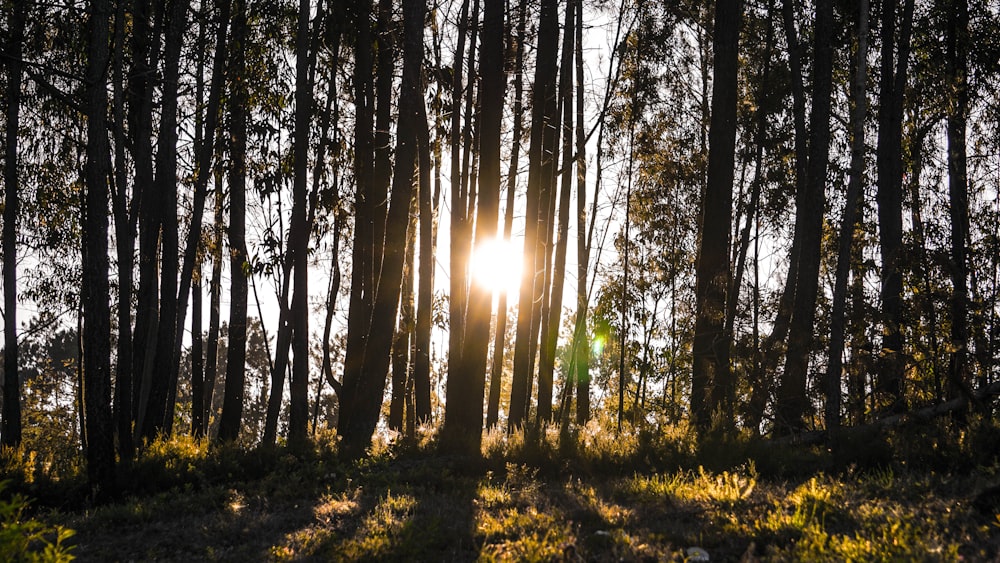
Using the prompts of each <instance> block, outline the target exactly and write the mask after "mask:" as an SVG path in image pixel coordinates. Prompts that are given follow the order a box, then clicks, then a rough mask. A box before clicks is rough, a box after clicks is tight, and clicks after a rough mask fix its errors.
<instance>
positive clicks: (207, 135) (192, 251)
mask: <svg viewBox="0 0 1000 563" xmlns="http://www.w3.org/2000/svg"><path fill="white" fill-rule="evenodd" d="M230 3H231V0H220V1H219V4H218V9H219V16H218V17H219V20H218V29H217V31H216V36H215V55H214V59H215V60H214V62H213V65H212V83H211V86H210V87H209V93H208V107H207V109H206V114H205V131H204V135H203V139H204V142H203V143H202V144H201V145H200V146H198V147H196V149H195V153H196V154H195V156H196V158H197V163H196V169H195V177H194V202H193V207H192V210H191V226H190V228H189V229H188V240H187V244H186V246H185V250H184V263H183V264H182V265H181V273H180V282H179V286H180V288H179V290H178V292H177V322H176V325H175V332H174V349H173V360H172V363H171V370H172V371H171V373H170V379H171V381H174V382H176V381H177V376H178V370H179V369H180V357H181V344H182V343H183V337H184V323H185V319H186V316H187V297H188V293H189V292H190V291H191V284H192V283H193V274H194V267H195V261H196V260H198V259H199V245H200V244H201V231H202V218H203V216H204V211H205V200H206V199H207V198H208V180H209V177H210V175H211V169H212V158H213V157H214V156H215V148H216V147H215V136H216V130H217V129H218V127H219V106H220V104H221V102H222V94H223V90H224V88H225V83H226V74H225V71H226V60H227V48H228V45H227V41H228V39H227V36H228V33H229V19H230V18H229V13H230V9H231V6H230ZM200 76H201V74H200V73H199V77H200ZM176 399H177V389H176V385H174V386H172V387H171V388H170V394H169V397H168V402H167V418H166V423H167V424H168V425H169V424H170V421H171V420H173V414H172V413H173V411H174V405H175V402H176Z"/></svg>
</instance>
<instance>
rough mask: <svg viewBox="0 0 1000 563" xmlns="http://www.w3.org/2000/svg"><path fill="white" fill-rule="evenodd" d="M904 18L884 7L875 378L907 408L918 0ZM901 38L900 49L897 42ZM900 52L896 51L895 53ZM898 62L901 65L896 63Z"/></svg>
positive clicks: (880, 392)
mask: <svg viewBox="0 0 1000 563" xmlns="http://www.w3.org/2000/svg"><path fill="white" fill-rule="evenodd" d="M904 1H905V3H904V6H903V12H902V16H901V17H902V23H901V28H900V32H899V37H898V39H897V38H896V12H897V10H896V7H897V5H898V0H892V1H888V0H887V1H886V2H885V3H884V4H883V7H882V62H881V65H882V67H881V77H880V92H879V109H878V145H877V147H876V158H875V165H876V169H877V173H878V180H877V187H878V191H877V194H876V201H877V202H878V224H879V242H880V246H881V250H882V279H881V288H880V297H881V302H882V353H881V356H880V358H879V367H878V370H877V374H878V377H877V379H876V382H875V390H876V397H875V400H876V405H875V407H876V410H877V411H881V410H885V409H888V410H889V411H890V412H898V411H901V410H903V409H905V408H906V402H905V398H904V395H903V371H904V369H905V368H906V366H905V360H904V358H903V344H904V342H903V272H902V269H903V260H904V257H903V185H902V181H903V177H902V171H903V168H902V147H901V144H902V134H903V99H904V93H905V92H904V90H905V87H906V72H907V64H908V62H909V60H908V59H909V53H910V30H911V21H912V18H913V0H904ZM894 41H896V42H897V43H898V44H897V45H896V47H895V49H894V48H893V42H894ZM894 52H895V53H896V55H895V57H894V56H893V53H894ZM894 66H895V69H894V68H893V67H894Z"/></svg>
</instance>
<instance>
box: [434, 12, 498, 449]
mask: <svg viewBox="0 0 1000 563" xmlns="http://www.w3.org/2000/svg"><path fill="white" fill-rule="evenodd" d="M503 10H504V7H503V0H486V2H485V6H484V17H483V45H482V55H481V58H480V68H481V74H482V88H481V91H483V92H490V93H491V95H490V96H485V97H484V98H483V102H482V107H481V116H480V127H481V133H480V140H479V142H480V145H479V152H480V156H479V175H478V179H479V193H478V194H477V199H478V209H477V211H476V238H475V243H476V244H477V245H479V244H482V243H483V242H486V241H489V240H492V239H493V238H495V237H496V231H497V219H498V211H499V206H500V127H501V121H502V119H503V100H504V95H503V93H504V90H505V88H506V85H505V84H504V64H503V26H504V21H503V20H504V16H503ZM453 275H454V274H453ZM492 298H493V296H492V293H491V292H490V290H489V289H487V288H486V287H485V286H483V285H482V284H473V285H472V286H471V288H470V291H469V302H468V310H467V311H468V313H467V317H466V324H465V338H464V344H465V345H464V347H463V350H462V355H461V360H460V361H461V364H460V368H459V369H458V370H453V371H449V374H448V383H447V394H448V395H447V396H448V399H449V400H448V402H447V406H446V410H445V420H444V429H443V430H442V446H443V447H445V448H451V449H455V450H459V451H464V452H466V453H469V454H473V455H475V454H477V453H478V452H479V448H480V445H481V442H482V428H483V395H484V392H485V385H486V355H487V349H488V347H489V340H490V317H491V314H490V313H491V306H492Z"/></svg>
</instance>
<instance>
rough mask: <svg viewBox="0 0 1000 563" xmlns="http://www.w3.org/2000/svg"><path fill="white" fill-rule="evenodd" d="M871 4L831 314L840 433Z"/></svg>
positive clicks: (861, 12)
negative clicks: (848, 298)
mask: <svg viewBox="0 0 1000 563" xmlns="http://www.w3.org/2000/svg"><path fill="white" fill-rule="evenodd" d="M868 10H869V5H868V0H861V1H860V3H859V4H858V28H857V33H858V35H857V45H856V49H855V55H854V56H855V67H854V76H853V80H852V81H851V101H852V107H851V117H850V127H851V168H850V176H849V179H848V182H847V195H846V196H845V201H844V217H843V220H842V223H841V227H840V235H839V238H838V243H837V244H838V252H837V271H836V274H835V281H834V288H833V311H832V312H831V314H830V356H829V359H828V360H827V368H826V385H825V391H826V409H825V412H824V415H825V416H824V418H825V422H826V428H827V430H836V429H837V428H839V427H840V422H841V416H840V411H841V386H842V384H841V381H842V372H843V355H844V341H845V337H846V332H847V326H846V322H845V321H846V316H847V282H848V277H849V276H850V273H851V259H852V257H853V253H852V248H853V247H854V239H855V233H856V231H857V228H858V216H859V211H860V206H861V205H862V184H861V183H862V181H863V179H864V167H865V115H866V113H867V111H868V109H867V108H868V95H867V93H866V88H865V86H866V85H867V83H868V17H869V14H868Z"/></svg>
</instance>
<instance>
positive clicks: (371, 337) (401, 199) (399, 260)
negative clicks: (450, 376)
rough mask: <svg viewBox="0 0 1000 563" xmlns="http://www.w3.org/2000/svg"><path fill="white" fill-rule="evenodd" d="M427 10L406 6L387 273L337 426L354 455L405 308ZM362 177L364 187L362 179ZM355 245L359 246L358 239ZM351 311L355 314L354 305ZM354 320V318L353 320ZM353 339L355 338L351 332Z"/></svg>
mask: <svg viewBox="0 0 1000 563" xmlns="http://www.w3.org/2000/svg"><path fill="white" fill-rule="evenodd" d="M424 11H425V5H424V3H423V0H406V2H405V3H404V5H403V28H404V33H403V37H404V39H403V77H402V83H401V85H400V107H399V122H398V125H397V146H396V166H395V170H394V171H393V183H392V192H391V196H390V200H389V208H388V212H387V214H386V219H385V244H384V245H380V248H381V249H383V250H384V255H376V257H375V258H376V262H377V263H379V264H381V273H380V275H379V279H378V284H377V288H376V293H375V299H374V302H373V304H372V315H371V319H370V323H369V331H368V334H367V335H366V337H365V340H366V342H365V346H364V348H363V355H362V358H361V362H359V364H357V366H356V368H355V369H357V370H358V371H356V372H349V371H347V367H346V366H345V373H344V390H343V394H342V395H341V397H342V403H341V405H342V409H341V417H340V420H339V421H338V428H337V430H338V433H339V434H340V435H341V436H342V437H343V441H342V442H341V443H342V446H343V448H344V451H346V452H347V454H348V455H349V456H360V455H362V454H363V453H364V450H365V448H367V446H368V444H369V442H370V441H371V437H372V433H373V432H374V431H375V427H376V425H377V423H378V416H379V411H380V408H381V405H382V394H383V391H384V390H385V384H386V379H387V377H388V371H389V360H390V351H391V348H392V336H393V330H392V328H393V326H394V325H395V322H396V315H397V313H398V312H399V294H400V288H401V283H402V274H403V262H404V258H405V254H406V252H405V247H406V231H407V227H408V225H409V221H408V220H407V219H408V215H409V210H410V199H411V195H412V193H413V177H414V170H415V168H416V167H415V163H416V157H417V154H416V153H417V151H416V143H417V129H418V128H419V127H426V125H425V124H421V123H420V122H419V119H420V116H421V115H422V114H423V112H421V111H420V106H421V105H422V104H423V97H422V96H421V95H420V94H419V86H420V68H421V66H422V64H423V40H422V38H423V33H422V30H423V22H424ZM358 41H359V45H358V47H359V51H360V50H361V49H363V48H365V47H363V46H362V44H361V39H360V38H359V40H358ZM358 126H359V127H360V126H361V125H360V124H359V125H358ZM356 158H361V157H356ZM358 181H359V190H360V181H361V180H360V178H359V180H358ZM355 236H356V237H357V236H359V235H357V234H356V235H355ZM355 244H356V245H357V240H356V241H355ZM355 248H357V246H355ZM380 254H381V253H380ZM353 283H356V282H353ZM352 291H353V289H352ZM351 314H354V311H353V309H352V312H351ZM348 322H349V323H350V320H348ZM348 330H350V328H349V329H348ZM348 340H349V341H350V333H349V335H348ZM348 346H350V342H348ZM348 354H350V351H348ZM345 364H346V360H345Z"/></svg>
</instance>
